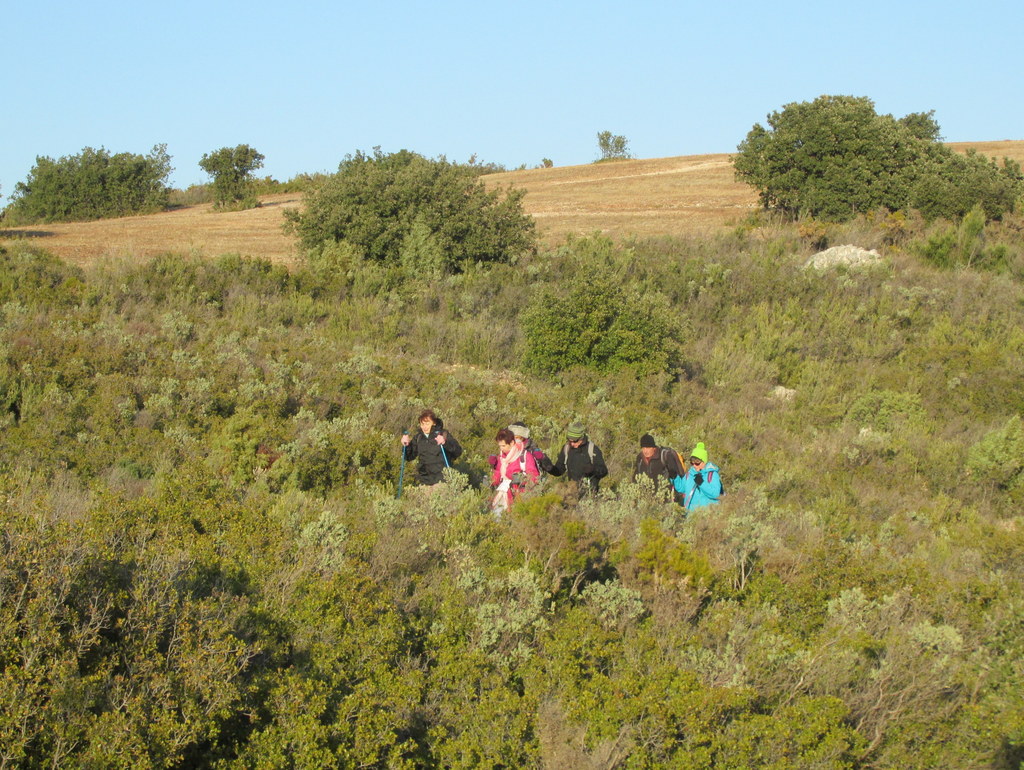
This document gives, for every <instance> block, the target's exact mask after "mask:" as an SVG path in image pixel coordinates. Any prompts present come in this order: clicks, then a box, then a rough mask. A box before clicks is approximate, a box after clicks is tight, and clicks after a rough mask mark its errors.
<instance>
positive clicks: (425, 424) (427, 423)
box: [420, 417, 434, 434]
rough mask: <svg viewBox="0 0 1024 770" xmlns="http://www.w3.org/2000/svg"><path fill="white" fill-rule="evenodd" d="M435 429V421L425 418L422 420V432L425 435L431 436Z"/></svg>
mask: <svg viewBox="0 0 1024 770" xmlns="http://www.w3.org/2000/svg"><path fill="white" fill-rule="evenodd" d="M433 427H434V421H433V420H431V419H430V418H429V417H424V418H423V419H422V420H420V430H421V431H423V432H424V433H427V434H429V433H430V431H431V430H432V429H433Z"/></svg>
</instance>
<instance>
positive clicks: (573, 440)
mask: <svg viewBox="0 0 1024 770" xmlns="http://www.w3.org/2000/svg"><path fill="white" fill-rule="evenodd" d="M569 443H570V444H572V445H573V447H575V448H577V449H579V448H580V447H581V446H583V439H582V438H571V439H569Z"/></svg>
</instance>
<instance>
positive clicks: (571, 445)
mask: <svg viewBox="0 0 1024 770" xmlns="http://www.w3.org/2000/svg"><path fill="white" fill-rule="evenodd" d="M566 439H567V441H566V442H565V446H563V447H562V451H560V452H559V453H558V459H556V460H555V463H554V465H553V466H552V468H551V475H552V476H562V475H566V476H568V477H569V481H571V482H573V483H574V484H575V485H576V489H577V492H578V494H579V496H580V497H584V496H586V495H588V494H591V493H593V492H597V487H598V484H599V483H600V481H601V479H603V478H604V477H605V476H607V475H608V466H606V465H605V464H604V455H602V454H601V449H600V448H599V447H598V446H597V445H596V444H594V442H593V441H591V440H590V439H589V438H588V437H587V431H586V428H585V427H584V426H583V425H582V424H581V423H578V422H574V423H572V424H571V425H570V426H569V428H568V430H567V431H566Z"/></svg>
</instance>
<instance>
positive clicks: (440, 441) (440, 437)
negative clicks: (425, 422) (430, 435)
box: [434, 433, 444, 446]
mask: <svg viewBox="0 0 1024 770" xmlns="http://www.w3.org/2000/svg"><path fill="white" fill-rule="evenodd" d="M434 441H436V442H437V445H438V446H444V434H443V433H438V434H437V436H436V437H435V438H434Z"/></svg>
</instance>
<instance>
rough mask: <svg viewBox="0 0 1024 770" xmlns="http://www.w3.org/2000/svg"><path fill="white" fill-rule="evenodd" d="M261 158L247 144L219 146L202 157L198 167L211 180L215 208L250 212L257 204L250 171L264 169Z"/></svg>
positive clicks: (262, 158)
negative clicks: (211, 178)
mask: <svg viewBox="0 0 1024 770" xmlns="http://www.w3.org/2000/svg"><path fill="white" fill-rule="evenodd" d="M263 160H264V156H263V155H262V154H260V153H259V152H257V151H256V150H255V149H253V148H252V147H250V146H249V145H247V144H240V145H238V146H237V147H221V148H220V149H219V150H214V151H213V152H210V153H207V154H205V155H203V157H202V160H200V161H199V168H201V169H202V170H203V171H205V172H206V173H207V174H209V175H210V176H212V177H213V200H214V203H215V204H216V206H217V208H235V209H250V208H253V207H255V206H256V205H257V200H256V189H255V184H254V182H253V179H252V172H253V171H255V170H256V169H258V168H263Z"/></svg>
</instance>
